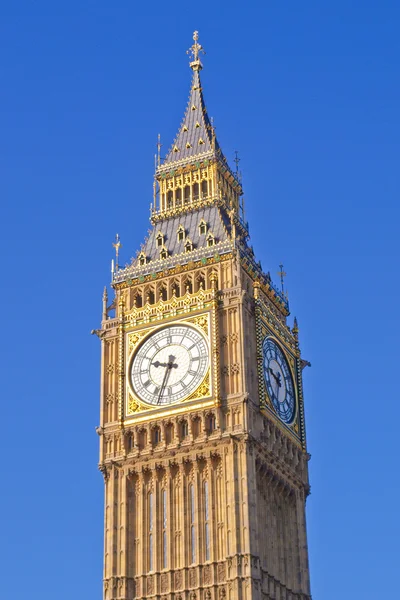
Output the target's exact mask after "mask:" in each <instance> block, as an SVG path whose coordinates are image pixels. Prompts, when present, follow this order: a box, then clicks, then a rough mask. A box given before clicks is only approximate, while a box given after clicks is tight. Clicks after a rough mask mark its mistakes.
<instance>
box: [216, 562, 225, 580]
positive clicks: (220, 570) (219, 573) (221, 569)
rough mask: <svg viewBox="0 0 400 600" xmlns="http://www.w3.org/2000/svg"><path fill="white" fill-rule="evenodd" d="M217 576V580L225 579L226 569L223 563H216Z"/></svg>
mask: <svg viewBox="0 0 400 600" xmlns="http://www.w3.org/2000/svg"><path fill="white" fill-rule="evenodd" d="M217 576H218V581H219V582H221V581H225V578H226V569H225V565H218V568H217Z"/></svg>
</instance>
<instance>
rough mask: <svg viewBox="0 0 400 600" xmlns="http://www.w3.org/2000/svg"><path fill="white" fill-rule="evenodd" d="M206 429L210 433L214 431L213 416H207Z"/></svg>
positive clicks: (214, 422)
mask: <svg viewBox="0 0 400 600" xmlns="http://www.w3.org/2000/svg"><path fill="white" fill-rule="evenodd" d="M207 429H208V431H209V432H210V433H212V432H213V431H215V429H216V421H215V415H214V414H211V415H208V427H207Z"/></svg>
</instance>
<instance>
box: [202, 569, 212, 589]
mask: <svg viewBox="0 0 400 600" xmlns="http://www.w3.org/2000/svg"><path fill="white" fill-rule="evenodd" d="M203 577H204V583H205V585H209V584H210V583H211V569H210V567H209V566H208V565H207V566H206V567H204V571H203Z"/></svg>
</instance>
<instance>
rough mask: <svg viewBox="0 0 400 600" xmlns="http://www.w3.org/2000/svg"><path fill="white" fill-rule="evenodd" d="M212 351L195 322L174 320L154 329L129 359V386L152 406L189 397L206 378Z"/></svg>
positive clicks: (167, 403)
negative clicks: (175, 321) (192, 323)
mask: <svg viewBox="0 0 400 600" xmlns="http://www.w3.org/2000/svg"><path fill="white" fill-rule="evenodd" d="M209 355H210V352H209V347H208V343H207V340H206V338H205V336H204V335H203V333H202V332H201V331H199V330H198V329H197V328H195V327H193V326H192V325H189V324H185V323H179V324H171V325H167V326H165V327H161V328H159V329H156V330H155V331H152V332H151V333H150V334H149V335H147V336H146V337H145V338H144V340H142V342H141V344H140V346H138V348H137V349H136V350H135V351H134V353H133V355H132V358H131V360H130V366H129V375H130V386H131V388H132V391H133V392H134V394H135V396H136V397H137V398H138V399H139V400H140V401H141V402H144V403H145V404H147V405H150V406H158V407H162V406H168V405H170V404H176V403H178V402H180V401H182V400H185V399H186V398H188V397H189V396H190V395H191V394H192V393H193V392H194V390H195V389H196V388H197V387H198V386H199V385H200V384H201V383H202V381H203V380H204V378H205V376H206V374H207V371H208V368H209V364H210V356H209Z"/></svg>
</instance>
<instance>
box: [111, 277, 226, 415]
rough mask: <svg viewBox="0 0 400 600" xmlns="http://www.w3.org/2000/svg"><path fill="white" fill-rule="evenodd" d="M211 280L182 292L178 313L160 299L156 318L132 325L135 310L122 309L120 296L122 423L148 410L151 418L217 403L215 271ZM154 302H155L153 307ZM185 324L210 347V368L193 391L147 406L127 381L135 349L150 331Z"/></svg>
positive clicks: (216, 302) (146, 412)
mask: <svg viewBox="0 0 400 600" xmlns="http://www.w3.org/2000/svg"><path fill="white" fill-rule="evenodd" d="M210 279H211V283H212V286H213V287H212V289H211V290H199V291H198V292H196V293H193V294H190V293H189V292H187V293H186V294H185V307H184V309H183V310H182V311H181V312H179V311H176V310H173V311H171V310H170V308H171V307H170V306H169V305H170V304H172V305H173V306H174V305H175V304H176V299H175V301H174V300H173V301H171V302H164V301H160V302H159V303H157V304H158V305H160V307H161V308H162V309H163V310H162V312H160V311H158V315H159V316H158V318H157V320H155V321H151V322H149V321H146V320H142V321H141V322H140V323H138V324H136V325H134V326H133V325H132V320H131V318H130V313H132V312H135V311H136V309H132V310H131V311H129V312H125V311H124V301H123V298H122V299H121V301H120V306H119V308H120V325H119V346H120V372H122V378H121V381H120V394H119V418H120V422H121V423H123V424H124V425H129V424H132V423H140V422H141V421H145V420H148V418H149V413H150V412H151V414H152V415H154V418H160V417H164V416H169V415H172V414H179V413H183V412H186V411H187V410H188V407H190V409H191V410H196V409H200V408H206V407H210V406H218V405H219V404H220V381H219V375H218V374H219V348H218V345H217V340H218V339H219V335H218V319H217V306H218V300H217V287H216V282H217V276H216V274H215V277H212V275H211V277H210ZM157 304H156V305H155V307H156V308H157ZM136 312H137V311H136ZM160 315H161V318H160ZM185 324H186V325H188V326H190V327H194V328H195V329H197V330H198V331H199V332H200V333H201V334H202V335H203V336H205V338H206V342H207V345H208V350H209V367H208V369H207V373H206V374H205V376H204V378H203V380H202V381H201V383H200V384H199V386H198V387H197V388H196V390H195V391H194V392H192V393H191V394H190V395H189V396H188V397H186V398H184V399H182V400H181V401H178V402H176V403H174V404H170V405H168V406H163V407H154V405H149V404H147V403H145V402H143V401H142V400H141V399H140V398H138V397H137V396H136V395H135V394H134V391H133V389H132V386H131V383H130V365H131V362H132V359H133V356H134V354H135V351H136V349H137V348H138V347H139V345H140V344H141V343H142V342H143V341H144V338H145V337H147V336H148V335H150V334H151V333H154V332H155V331H157V330H159V329H162V328H164V327H166V326H167V325H185ZM122 366H123V367H124V368H122ZM125 369H126V371H125Z"/></svg>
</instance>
